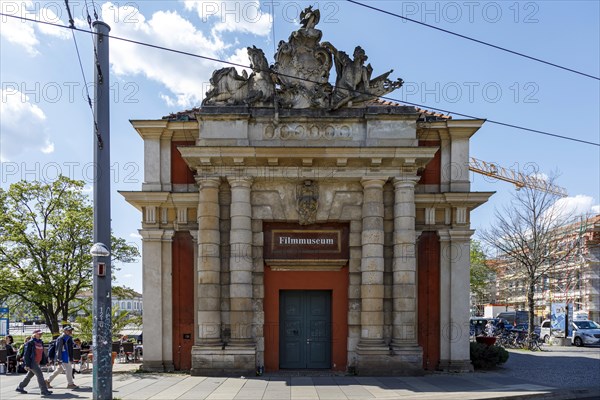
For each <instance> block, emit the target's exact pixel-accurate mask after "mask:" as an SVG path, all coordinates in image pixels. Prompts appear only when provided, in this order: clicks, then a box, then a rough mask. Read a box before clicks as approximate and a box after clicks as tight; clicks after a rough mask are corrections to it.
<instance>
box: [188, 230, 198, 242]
mask: <svg viewBox="0 0 600 400" xmlns="http://www.w3.org/2000/svg"><path fill="white" fill-rule="evenodd" d="M189 232H190V235H191V236H192V240H193V241H194V243H198V231H189Z"/></svg>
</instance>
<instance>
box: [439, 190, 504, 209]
mask: <svg viewBox="0 0 600 400" xmlns="http://www.w3.org/2000/svg"><path fill="white" fill-rule="evenodd" d="M494 193H496V192H449V193H444V197H445V198H446V201H447V202H448V203H449V204H450V205H452V206H453V207H468V208H470V209H471V210H472V209H474V208H477V207H478V206H480V205H482V204H483V203H485V202H487V201H488V200H489V198H490V197H492V195H493V194H494Z"/></svg>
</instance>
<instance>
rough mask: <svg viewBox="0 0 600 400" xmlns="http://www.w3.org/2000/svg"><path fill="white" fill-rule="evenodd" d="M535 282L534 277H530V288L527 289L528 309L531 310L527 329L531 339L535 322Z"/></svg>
mask: <svg viewBox="0 0 600 400" xmlns="http://www.w3.org/2000/svg"><path fill="white" fill-rule="evenodd" d="M534 295H535V280H534V277H533V276H530V277H529V288H528V289H527V306H528V307H527V308H528V309H529V318H528V325H529V326H528V327H527V335H528V336H529V337H531V335H532V334H533V320H534V310H535V300H534Z"/></svg>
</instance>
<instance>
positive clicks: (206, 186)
mask: <svg viewBox="0 0 600 400" xmlns="http://www.w3.org/2000/svg"><path fill="white" fill-rule="evenodd" d="M197 182H198V186H199V200H198V299H197V301H198V337H197V340H196V344H197V345H199V346H203V347H214V346H218V347H220V346H221V280H220V275H221V259H220V248H219V247H220V244H221V237H220V236H221V233H220V230H219V186H220V184H221V179H220V178H205V177H201V178H197ZM190 306H192V305H191V304H190Z"/></svg>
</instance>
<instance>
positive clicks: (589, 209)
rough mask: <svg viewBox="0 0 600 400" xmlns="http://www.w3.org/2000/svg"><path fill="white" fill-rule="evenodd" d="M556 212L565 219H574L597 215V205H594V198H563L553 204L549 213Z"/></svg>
mask: <svg viewBox="0 0 600 400" xmlns="http://www.w3.org/2000/svg"><path fill="white" fill-rule="evenodd" d="M554 211H558V212H559V213H560V215H561V216H563V217H565V218H569V219H570V218H574V217H577V216H580V215H586V214H592V213H596V214H597V213H598V211H600V206H599V205H594V198H593V197H592V196H587V195H583V194H578V195H576V196H572V197H571V196H569V197H563V198H561V199H559V200H557V201H556V203H554V205H553V206H552V208H551V210H549V212H554Z"/></svg>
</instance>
